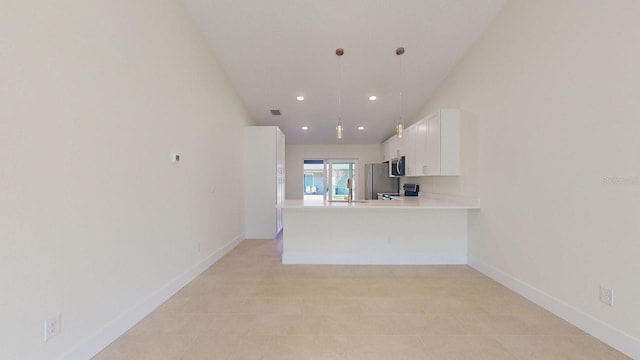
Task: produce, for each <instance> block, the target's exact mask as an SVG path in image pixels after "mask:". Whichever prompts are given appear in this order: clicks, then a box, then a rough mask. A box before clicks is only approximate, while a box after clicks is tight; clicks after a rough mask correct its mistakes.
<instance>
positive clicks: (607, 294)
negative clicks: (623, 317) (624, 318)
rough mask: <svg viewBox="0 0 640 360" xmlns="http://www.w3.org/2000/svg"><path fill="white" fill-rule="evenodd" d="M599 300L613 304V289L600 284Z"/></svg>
mask: <svg viewBox="0 0 640 360" xmlns="http://www.w3.org/2000/svg"><path fill="white" fill-rule="evenodd" d="M600 301H601V302H603V303H605V304H607V305H609V306H613V290H611V289H607V288H606V287H602V286H600Z"/></svg>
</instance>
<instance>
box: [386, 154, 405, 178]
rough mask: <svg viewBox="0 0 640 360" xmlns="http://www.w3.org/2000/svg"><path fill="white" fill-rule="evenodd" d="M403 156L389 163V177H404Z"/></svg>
mask: <svg viewBox="0 0 640 360" xmlns="http://www.w3.org/2000/svg"><path fill="white" fill-rule="evenodd" d="M404 163H405V160H404V156H401V157H399V158H397V159H393V160H391V161H389V176H394V177H397V176H404Z"/></svg>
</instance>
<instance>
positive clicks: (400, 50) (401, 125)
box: [396, 47, 404, 139]
mask: <svg viewBox="0 0 640 360" xmlns="http://www.w3.org/2000/svg"><path fill="white" fill-rule="evenodd" d="M402 54H404V48H403V47H399V48H397V49H396V55H398V59H399V62H400V117H399V118H398V123H397V124H396V134H397V135H398V139H402V133H403V132H404V121H403V120H402Z"/></svg>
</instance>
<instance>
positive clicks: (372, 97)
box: [369, 95, 378, 101]
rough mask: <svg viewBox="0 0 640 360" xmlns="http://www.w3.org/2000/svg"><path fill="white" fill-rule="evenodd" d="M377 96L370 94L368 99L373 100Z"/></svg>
mask: <svg viewBox="0 0 640 360" xmlns="http://www.w3.org/2000/svg"><path fill="white" fill-rule="evenodd" d="M377 98H378V97H377V96H375V95H371V96H369V100H371V101H374V100H375V99H377Z"/></svg>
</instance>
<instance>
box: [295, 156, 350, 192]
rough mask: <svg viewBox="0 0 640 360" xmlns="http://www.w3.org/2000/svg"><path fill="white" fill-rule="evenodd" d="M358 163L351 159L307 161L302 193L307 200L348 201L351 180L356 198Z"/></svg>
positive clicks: (305, 162)
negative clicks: (349, 180)
mask: <svg viewBox="0 0 640 360" xmlns="http://www.w3.org/2000/svg"><path fill="white" fill-rule="evenodd" d="M357 169H358V163H357V160H351V159H347V160H345V159H305V160H304V165H303V172H304V174H303V179H304V180H303V185H302V193H303V199H305V200H347V197H348V196H349V189H348V187H347V181H348V179H351V184H352V186H351V188H352V190H353V198H354V199H355V198H356V193H357V185H356V184H357V183H358V181H357V180H358V177H357V176H358V174H357Z"/></svg>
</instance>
